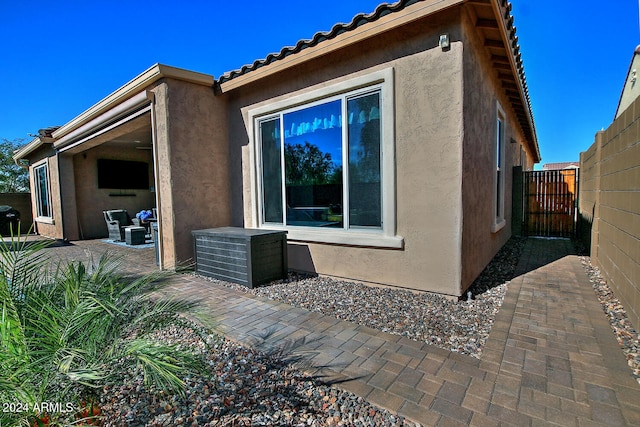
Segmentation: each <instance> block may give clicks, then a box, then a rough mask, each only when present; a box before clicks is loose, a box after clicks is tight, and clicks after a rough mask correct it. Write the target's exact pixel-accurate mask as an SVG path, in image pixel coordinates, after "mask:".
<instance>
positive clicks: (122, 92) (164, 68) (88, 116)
mask: <svg viewBox="0 0 640 427" xmlns="http://www.w3.org/2000/svg"><path fill="white" fill-rule="evenodd" d="M162 78H173V79H176V80H182V81H187V82H190V83H194V84H199V85H203V86H213V83H214V78H213V76H211V75H208V74H203V73H197V72H194V71H188V70H184V69H181V68H175V67H170V66H168V65H162V64H155V65H153V66H152V67H150V68H148V69H147V70H145V71H144V72H142V73H141V74H140V75H138V76H137V77H135V78H134V79H133V80H131V81H129V82H128V83H127V84H125V85H124V86H122V87H120V88H119V89H117V90H116V91H115V92H113V93H111V94H110V95H109V96H107V97H106V98H104V99H103V100H101V101H100V102H98V103H97V104H95V105H94V106H92V107H91V108H89V109H88V110H86V111H85V112H83V113H82V114H80V115H79V116H77V117H76V118H74V119H73V120H71V121H70V122H69V123H67V124H65V125H64V126H62V127H60V128H59V129H57V130H56V131H55V132H53V135H52V136H53V138H54V139H56V140H60V139H61V138H63V137H65V136H67V135H69V134H70V133H71V132H73V131H75V130H76V129H78V128H79V127H81V126H83V125H85V124H87V123H88V122H90V121H91V120H92V119H95V118H96V117H98V116H100V115H102V114H104V113H105V112H107V111H109V110H110V109H112V108H114V107H115V106H117V105H118V104H120V103H122V102H124V101H125V100H127V99H128V98H131V97H132V96H134V95H136V94H139V93H140V92H142V91H144V89H146V88H147V87H149V86H150V85H151V84H153V83H154V82H156V81H158V80H160V79H162ZM56 145H57V144H56Z"/></svg>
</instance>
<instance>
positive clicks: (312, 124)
mask: <svg viewBox="0 0 640 427" xmlns="http://www.w3.org/2000/svg"><path fill="white" fill-rule="evenodd" d="M283 116H284V129H285V137H284V159H285V171H286V172H285V176H286V179H285V182H286V195H287V224H288V225H299V226H313V227H342V226H343V220H342V205H343V191H342V117H341V116H342V115H341V101H340V100H336V101H332V102H329V103H326V104H321V105H316V106H314V107H310V108H304V109H302V110H298V111H295V112H291V113H286V114H284V115H283Z"/></svg>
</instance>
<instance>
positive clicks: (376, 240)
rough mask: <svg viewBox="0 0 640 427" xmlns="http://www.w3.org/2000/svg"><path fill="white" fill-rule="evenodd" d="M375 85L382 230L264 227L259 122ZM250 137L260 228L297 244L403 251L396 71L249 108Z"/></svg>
mask: <svg viewBox="0 0 640 427" xmlns="http://www.w3.org/2000/svg"><path fill="white" fill-rule="evenodd" d="M373 85H380V86H381V87H382V92H381V110H382V117H381V119H382V123H381V128H382V147H381V149H382V153H383V154H382V219H383V224H382V229H376V230H366V229H350V230H325V229H318V228H312V227H294V226H278V225H277V224H272V223H268V224H263V223H262V216H261V215H260V212H262V198H261V197H260V194H261V192H260V185H261V182H260V181H259V180H260V179H261V178H260V177H261V176H262V174H261V173H260V168H261V165H260V162H259V159H260V158H261V157H260V151H259V145H260V144H258V143H257V142H258V141H259V127H258V126H257V123H258V121H259V120H260V119H262V118H265V117H267V116H269V115H270V114H274V113H277V112H280V111H283V110H287V109H290V108H293V107H296V106H302V105H306V104H310V103H312V102H314V101H318V100H322V99H324V98H329V97H331V96H336V95H340V94H345V93H351V92H354V91H357V90H359V89H363V88H366V87H369V86H373ZM247 114H248V120H247V124H248V133H249V135H250V138H251V143H250V145H251V150H250V161H251V172H250V174H251V203H252V206H253V209H252V211H251V217H252V221H253V224H254V225H255V226H257V227H258V228H268V229H275V230H286V231H287V238H288V239H289V240H294V241H304V242H319V243H334V244H340V245H352V246H371V247H385V248H402V247H403V245H404V239H403V238H402V237H401V236H398V235H396V182H395V131H394V122H395V112H394V72H393V68H386V69H383V70H379V71H375V72H372V73H370V74H366V75H364V76H359V77H355V78H352V79H348V80H344V81H341V82H337V83H334V84H330V85H328V86H325V87H321V88H319V89H314V90H310V91H308V92H305V93H303V94H299V95H294V96H291V97H287V98H284V99H281V100H279V101H275V102H273V103H269V104H266V105H261V106H257V107H255V108H249V109H248V110H247Z"/></svg>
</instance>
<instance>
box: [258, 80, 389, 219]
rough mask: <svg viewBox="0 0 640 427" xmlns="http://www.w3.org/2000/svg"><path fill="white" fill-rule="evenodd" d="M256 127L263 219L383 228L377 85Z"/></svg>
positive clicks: (288, 113) (299, 110)
mask: <svg viewBox="0 0 640 427" xmlns="http://www.w3.org/2000/svg"><path fill="white" fill-rule="evenodd" d="M259 128H260V140H261V141H260V146H261V150H262V151H261V152H262V183H263V185H262V200H263V204H262V218H261V219H262V222H263V223H276V224H284V225H288V226H302V227H331V228H347V229H348V228H354V227H374V228H381V227H382V205H381V201H382V188H381V182H380V177H381V173H380V172H381V167H380V161H381V158H380V153H381V150H380V143H381V134H380V130H381V129H380V90H379V89H375V90H373V91H371V92H365V93H358V94H355V95H352V96H340V97H338V98H337V99H331V100H328V101H322V102H320V103H318V104H314V105H311V106H304V107H302V108H298V109H294V110H288V111H284V112H282V113H279V114H278V115H277V116H275V117H270V118H267V119H264V120H261V121H260V124H259ZM345 165H347V167H345Z"/></svg>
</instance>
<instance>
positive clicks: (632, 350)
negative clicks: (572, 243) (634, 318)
mask: <svg viewBox="0 0 640 427" xmlns="http://www.w3.org/2000/svg"><path fill="white" fill-rule="evenodd" d="M581 260H582V266H583V267H584V269H585V271H586V272H587V275H588V276H589V280H590V282H591V285H592V286H593V290H594V292H595V293H596V296H597V297H598V301H600V304H602V310H604V312H605V314H606V315H607V317H608V318H609V325H611V329H613V332H614V334H615V335H616V339H617V340H618V343H619V344H620V347H621V348H622V352H623V353H624V355H625V357H626V358H627V363H628V364H629V367H630V368H631V370H632V372H633V376H634V378H635V379H636V381H638V383H639V384H640V334H638V331H637V330H636V329H635V328H634V326H633V325H632V324H631V321H630V320H629V316H627V312H626V311H625V309H624V307H623V306H622V304H621V303H620V300H619V299H618V298H616V296H615V295H614V294H613V291H612V290H611V287H609V285H608V284H607V281H606V280H604V279H603V278H602V275H601V273H600V270H599V269H598V268H597V267H594V266H593V265H592V264H591V260H590V258H589V257H586V256H583V257H581Z"/></svg>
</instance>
